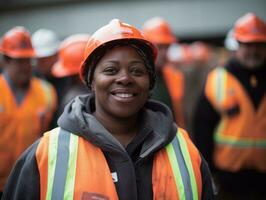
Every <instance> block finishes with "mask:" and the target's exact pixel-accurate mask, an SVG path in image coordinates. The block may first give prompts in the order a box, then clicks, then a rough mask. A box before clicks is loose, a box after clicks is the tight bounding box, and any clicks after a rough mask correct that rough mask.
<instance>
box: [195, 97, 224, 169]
mask: <svg viewBox="0 0 266 200" xmlns="http://www.w3.org/2000/svg"><path fill="white" fill-rule="evenodd" d="M219 120H220V115H219V114H218V113H217V112H216V110H215V109H214V108H213V106H212V105H211V103H210V102H209V100H208V99H207V98H206V96H205V94H204V93H203V92H202V94H201V96H200V98H199V101H198V104H197V107H196V110H195V115H194V119H193V139H194V142H195V145H196V146H197V148H198V149H199V151H200V152H201V153H202V155H203V156H204V158H205V159H206V161H207V162H208V164H209V166H210V168H211V170H212V169H213V167H212V166H213V165H212V153H213V134H214V129H215V128H216V126H217V124H218V122H219Z"/></svg>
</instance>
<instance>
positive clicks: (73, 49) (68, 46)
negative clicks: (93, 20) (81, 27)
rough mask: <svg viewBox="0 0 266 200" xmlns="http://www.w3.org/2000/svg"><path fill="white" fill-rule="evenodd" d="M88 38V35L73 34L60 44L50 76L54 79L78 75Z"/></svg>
mask: <svg viewBox="0 0 266 200" xmlns="http://www.w3.org/2000/svg"><path fill="white" fill-rule="evenodd" d="M89 38H90V36H89V35H88V34H75V35H72V36H70V37H68V38H66V39H65V40H64V41H63V42H62V43H61V44H60V47H59V56H58V57H59V58H58V61H57V62H56V63H55V64H54V65H53V67H52V74H53V75H54V76H55V77H66V76H71V75H75V74H78V73H79V67H80V64H81V62H82V59H83V55H84V51H85V47H86V44H87V42H88V40H89Z"/></svg>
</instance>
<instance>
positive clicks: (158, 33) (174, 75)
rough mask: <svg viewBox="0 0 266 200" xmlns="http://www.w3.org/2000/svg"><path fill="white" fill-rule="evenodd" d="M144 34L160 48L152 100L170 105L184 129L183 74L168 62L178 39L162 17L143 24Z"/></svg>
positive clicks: (178, 122) (177, 121)
mask: <svg viewBox="0 0 266 200" xmlns="http://www.w3.org/2000/svg"><path fill="white" fill-rule="evenodd" d="M143 33H144V35H145V36H146V37H147V38H148V40H149V41H151V42H152V43H154V44H155V45H156V46H157V48H158V57H157V60H156V64H155V69H156V75H157V83H156V85H155V87H154V90H153V91H152V96H151V98H152V99H155V100H158V101H161V102H163V103H165V104H166V105H168V106H169V107H170V108H171V109H172V111H173V113H174V117H175V121H176V123H177V124H178V125H179V126H181V127H184V116H183V106H182V100H183V93H184V78H183V74H182V72H181V71H179V70H178V68H177V67H175V66H173V65H171V64H170V63H169V62H168V60H167V56H166V55H167V50H168V48H169V46H170V45H171V44H173V43H175V42H176V37H175V35H174V34H173V33H172V30H171V28H170V25H169V24H168V23H167V22H166V21H165V20H164V19H162V18H160V17H154V18H151V19H149V20H147V21H146V22H145V23H144V24H143Z"/></svg>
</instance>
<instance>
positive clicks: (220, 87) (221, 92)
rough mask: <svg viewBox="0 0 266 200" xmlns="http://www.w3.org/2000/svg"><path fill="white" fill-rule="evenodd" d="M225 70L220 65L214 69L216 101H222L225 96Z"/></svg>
mask: <svg viewBox="0 0 266 200" xmlns="http://www.w3.org/2000/svg"><path fill="white" fill-rule="evenodd" d="M226 79H227V76H226V71H225V69H224V68H222V67H218V68H217V69H216V77H215V84H214V85H215V87H214V88H213V89H214V90H215V97H216V100H217V101H218V103H222V102H223V101H224V98H225V84H226Z"/></svg>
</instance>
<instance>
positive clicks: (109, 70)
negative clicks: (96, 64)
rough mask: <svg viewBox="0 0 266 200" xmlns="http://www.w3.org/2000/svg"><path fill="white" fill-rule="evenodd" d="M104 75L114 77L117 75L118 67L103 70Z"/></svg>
mask: <svg viewBox="0 0 266 200" xmlns="http://www.w3.org/2000/svg"><path fill="white" fill-rule="evenodd" d="M103 73H104V74H106V75H114V74H116V73H117V68H116V67H113V66H112V67H106V68H104V70H103Z"/></svg>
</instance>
